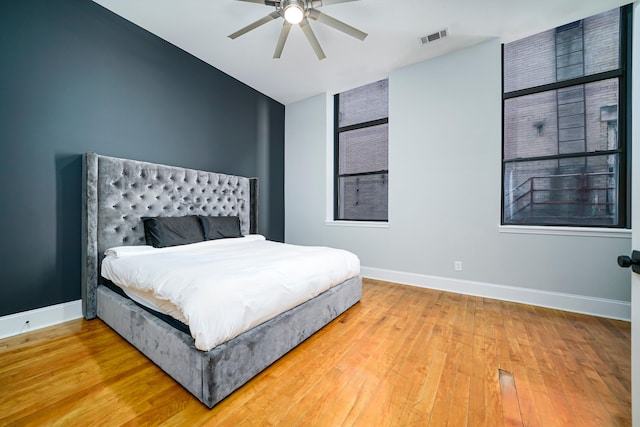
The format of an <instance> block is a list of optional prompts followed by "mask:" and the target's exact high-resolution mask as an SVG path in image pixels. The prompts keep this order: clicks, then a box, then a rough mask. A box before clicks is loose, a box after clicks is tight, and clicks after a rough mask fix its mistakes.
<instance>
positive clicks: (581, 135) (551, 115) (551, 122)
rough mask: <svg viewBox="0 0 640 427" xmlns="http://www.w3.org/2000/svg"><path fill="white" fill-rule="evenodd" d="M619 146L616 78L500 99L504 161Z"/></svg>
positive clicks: (612, 148)
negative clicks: (502, 100)
mask: <svg viewBox="0 0 640 427" xmlns="http://www.w3.org/2000/svg"><path fill="white" fill-rule="evenodd" d="M617 148H618V79H609V80H603V81H599V82H596V83H590V84H586V85H578V86H570V87H567V88H563V89H558V90H553V91H547V92H540V93H536V94H532V95H526V96H520V97H517V98H511V99H507V100H505V101H504V158H505V159H506V160H509V159H516V158H526V157H537V156H548V155H555V154H567V153H583V152H594V151H602V150H614V149H617Z"/></svg>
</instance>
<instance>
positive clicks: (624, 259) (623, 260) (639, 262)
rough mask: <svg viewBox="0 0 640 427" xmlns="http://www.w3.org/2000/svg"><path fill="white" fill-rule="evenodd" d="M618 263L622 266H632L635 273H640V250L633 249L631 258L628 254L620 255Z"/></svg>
mask: <svg viewBox="0 0 640 427" xmlns="http://www.w3.org/2000/svg"><path fill="white" fill-rule="evenodd" d="M618 265H619V266H620V267H622V268H629V267H631V269H632V270H633V272H634V273H638V274H640V251H633V252H632V253H631V258H629V257H628V256H626V255H620V256H619V257H618Z"/></svg>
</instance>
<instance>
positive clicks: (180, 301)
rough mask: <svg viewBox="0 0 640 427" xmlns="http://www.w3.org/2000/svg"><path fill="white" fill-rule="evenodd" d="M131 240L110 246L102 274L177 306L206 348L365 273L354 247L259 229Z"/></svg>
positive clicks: (201, 346) (179, 315)
mask: <svg viewBox="0 0 640 427" xmlns="http://www.w3.org/2000/svg"><path fill="white" fill-rule="evenodd" d="M131 248H132V247H118V248H111V249H109V250H107V251H106V252H105V255H106V257H105V259H104V260H103V262H102V276H103V277H104V278H106V279H108V280H111V281H112V282H113V283H115V284H116V285H118V286H120V287H122V288H123V289H125V291H126V290H133V291H134V292H137V293H142V294H144V293H151V294H152V295H153V296H154V297H155V298H157V299H159V300H163V301H168V302H169V303H170V304H172V305H173V306H175V308H176V310H177V311H178V313H177V314H176V313H174V317H176V318H178V319H179V320H182V321H183V322H184V323H186V324H188V325H189V329H190V330H191V335H192V336H193V338H194V340H195V346H196V348H198V349H200V350H205V351H207V350H210V349H212V348H213V347H215V346H216V345H218V344H221V343H223V342H225V341H227V340H229V339H231V338H233V337H235V336H237V335H239V334H241V333H242V332H244V331H247V330H249V329H251V328H253V327H254V326H257V325H259V324H261V323H263V322H265V321H267V320H269V319H271V318H273V317H275V316H277V315H278V314H280V313H283V312H285V311H287V310H289V309H291V308H293V307H295V306H297V305H299V304H301V303H303V302H305V301H307V300H309V299H311V298H313V297H315V296H317V295H319V294H320V293H322V292H324V291H326V290H327V289H329V288H330V287H332V286H335V285H337V284H339V283H342V282H343V281H345V280H347V279H350V278H352V277H355V276H357V275H358V274H360V261H359V260H358V257H357V256H355V255H354V254H352V253H350V252H347V251H344V250H340V249H332V248H327V247H317V246H313V247H311V246H295V245H288V244H284V243H277V242H271V241H267V240H265V239H264V237H263V236H260V235H251V236H245V237H242V238H235V239H220V240H211V241H206V242H201V243H194V244H190V245H182V246H174V247H169V248H161V249H156V248H151V247H140V246H138V247H133V248H134V249H131ZM170 314H171V313H170Z"/></svg>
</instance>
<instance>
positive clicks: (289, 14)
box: [284, 1, 304, 24]
mask: <svg viewBox="0 0 640 427" xmlns="http://www.w3.org/2000/svg"><path fill="white" fill-rule="evenodd" d="M302 18H304V8H303V7H302V5H301V4H300V2H298V1H290V2H286V3H285V6H284V19H285V20H286V21H287V22H288V23H290V24H299V23H300V22H302Z"/></svg>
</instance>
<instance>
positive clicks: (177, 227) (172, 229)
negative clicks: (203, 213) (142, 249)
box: [142, 215, 204, 248]
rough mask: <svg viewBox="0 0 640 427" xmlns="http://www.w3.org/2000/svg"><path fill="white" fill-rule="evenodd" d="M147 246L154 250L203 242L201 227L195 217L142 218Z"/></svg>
mask: <svg viewBox="0 0 640 427" xmlns="http://www.w3.org/2000/svg"><path fill="white" fill-rule="evenodd" d="M142 222H143V223H144V237H145V239H146V241H147V245H152V246H153V247H155V248H166V247H168V246H178V245H186V244H189V243H196V242H202V241H204V234H203V233H202V226H201V225H200V221H199V220H198V217H197V216H196V215H190V216H175V217H153V218H152V217H143V218H142Z"/></svg>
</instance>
